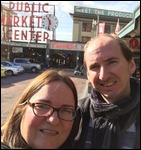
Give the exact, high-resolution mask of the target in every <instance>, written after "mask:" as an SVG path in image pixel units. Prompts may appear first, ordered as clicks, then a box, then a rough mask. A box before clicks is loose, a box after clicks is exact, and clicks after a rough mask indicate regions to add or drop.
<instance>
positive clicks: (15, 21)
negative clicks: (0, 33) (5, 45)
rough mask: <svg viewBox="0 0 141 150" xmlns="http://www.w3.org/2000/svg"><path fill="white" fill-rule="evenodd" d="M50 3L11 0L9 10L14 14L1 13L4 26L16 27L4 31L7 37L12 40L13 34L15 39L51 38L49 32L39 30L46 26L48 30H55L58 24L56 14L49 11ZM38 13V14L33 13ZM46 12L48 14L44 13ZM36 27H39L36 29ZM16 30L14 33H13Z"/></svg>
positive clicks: (38, 39) (44, 39)
mask: <svg viewBox="0 0 141 150" xmlns="http://www.w3.org/2000/svg"><path fill="white" fill-rule="evenodd" d="M48 6H50V5H49V4H48V3H44V4H40V3H39V4H34V3H33V4H29V3H28V2H25V3H24V2H11V1H10V2H9V11H10V12H11V13H12V12H14V11H16V12H17V14H16V13H14V15H8V14H6V13H3V14H2V15H1V25H2V26H3V27H5V26H6V27H7V29H8V27H15V28H16V29H15V30H12V29H10V30H7V31H6V33H4V34H5V35H4V37H5V38H6V39H10V40H12V34H13V35H14V36H13V39H14V40H30V41H32V40H36V41H45V42H47V41H48V39H49V33H48V32H46V31H41V30H39V29H40V28H44V29H45V30H48V31H53V30H55V29H56V28H57V26H58V20H57V18H56V16H54V15H53V14H47V13H48V9H47V8H48ZM33 13H36V15H33ZM43 13H45V14H46V15H43ZM34 28H36V29H38V31H35V30H34ZM13 32H14V33H13Z"/></svg>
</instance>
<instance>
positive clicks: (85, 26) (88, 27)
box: [82, 23, 92, 32]
mask: <svg viewBox="0 0 141 150" xmlns="http://www.w3.org/2000/svg"><path fill="white" fill-rule="evenodd" d="M91 30H92V23H83V27H82V31H86V32H91Z"/></svg>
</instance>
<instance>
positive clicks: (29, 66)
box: [13, 58, 41, 72]
mask: <svg viewBox="0 0 141 150" xmlns="http://www.w3.org/2000/svg"><path fill="white" fill-rule="evenodd" d="M13 63H14V64H16V65H20V66H22V67H23V68H24V69H25V70H31V71H32V72H37V71H39V70H41V64H38V63H33V62H31V61H30V59H28V58H14V60H13Z"/></svg>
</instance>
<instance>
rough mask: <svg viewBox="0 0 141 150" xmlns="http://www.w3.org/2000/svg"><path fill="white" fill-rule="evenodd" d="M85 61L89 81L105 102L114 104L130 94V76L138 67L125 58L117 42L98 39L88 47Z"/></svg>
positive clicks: (106, 38)
mask: <svg viewBox="0 0 141 150" xmlns="http://www.w3.org/2000/svg"><path fill="white" fill-rule="evenodd" d="M85 60H86V67H87V77H88V80H89V82H90V83H91V84H92V86H93V88H94V89H95V90H96V91H98V92H99V93H100V94H101V95H102V97H103V98H104V99H105V101H107V102H108V103H112V102H114V101H118V100H120V99H121V98H123V97H125V96H127V95H129V94H130V75H131V74H132V73H133V72H134V71H135V68H136V66H135V63H134V60H133V59H132V60H131V62H128V61H127V60H126V59H125V58H124V56H123V54H122V52H121V49H120V46H119V45H118V44H117V43H116V41H114V40H113V39H111V38H110V37H105V36H102V37H100V38H98V39H96V40H95V41H94V42H92V43H90V45H89V46H88V48H87V50H86V52H85Z"/></svg>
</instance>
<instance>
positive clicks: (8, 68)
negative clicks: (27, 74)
mask: <svg viewBox="0 0 141 150" xmlns="http://www.w3.org/2000/svg"><path fill="white" fill-rule="evenodd" d="M1 66H3V65H2V64H1ZM3 67H4V68H5V69H6V75H7V76H13V75H18V74H19V73H20V70H19V69H18V68H15V67H13V66H3Z"/></svg>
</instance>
